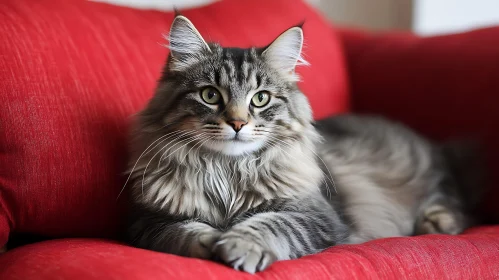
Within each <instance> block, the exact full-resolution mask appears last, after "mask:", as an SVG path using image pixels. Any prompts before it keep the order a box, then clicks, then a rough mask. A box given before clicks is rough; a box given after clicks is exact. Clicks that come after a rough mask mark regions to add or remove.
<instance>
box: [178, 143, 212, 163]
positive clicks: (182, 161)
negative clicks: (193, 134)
mask: <svg viewBox="0 0 499 280" xmlns="http://www.w3.org/2000/svg"><path fill="white" fill-rule="evenodd" d="M213 137H214V136H203V138H202V139H200V140H199V142H198V143H196V144H194V145H193V146H192V147H191V148H190V149H189V150H188V151H187V153H186V154H185V156H184V158H183V159H182V160H181V161H180V165H182V164H183V163H184V161H185V159H186V158H187V156H188V155H189V153H190V152H191V151H192V149H194V147H196V146H197V145H200V144H201V145H202V143H203V141H204V140H206V139H210V138H213Z"/></svg>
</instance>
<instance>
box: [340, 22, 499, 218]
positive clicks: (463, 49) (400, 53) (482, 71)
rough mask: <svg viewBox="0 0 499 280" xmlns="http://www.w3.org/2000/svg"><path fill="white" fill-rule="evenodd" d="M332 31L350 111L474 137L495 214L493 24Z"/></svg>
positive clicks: (497, 120) (498, 121) (497, 35)
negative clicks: (436, 31)
mask: <svg viewBox="0 0 499 280" xmlns="http://www.w3.org/2000/svg"><path fill="white" fill-rule="evenodd" d="M339 33H340V38H341V40H342V43H343V46H344V50H345V53H346V62H347V67H348V75H349V81H350V86H351V90H352V101H351V102H352V103H351V104H352V109H353V111H355V112H359V113H375V114H382V115H385V116H387V117H389V118H392V119H396V120H399V121H402V122H403V123H405V124H407V125H409V126H411V127H413V128H415V129H416V130H418V131H420V132H421V133H423V134H424V135H426V136H429V137H430V138H432V139H438V140H443V139H448V138H462V137H466V138H472V139H476V140H478V141H479V143H480V144H482V145H483V147H484V150H485V151H486V160H487V165H488V167H489V169H490V170H489V173H490V181H491V184H493V185H495V188H493V192H494V193H495V196H494V197H495V198H492V197H491V198H490V199H489V200H490V201H489V202H490V203H488V205H490V206H491V208H494V209H495V211H494V212H495V213H497V214H499V207H497V206H496V205H497V199H496V198H497V197H499V187H498V186H497V185H499V145H498V143H499V27H493V28H487V29H480V30H475V31H470V32H466V33H460V34H453V35H445V36H434V37H418V36H416V35H414V34H411V33H406V32H394V33H378V34H372V33H366V32H362V31H354V30H347V29H343V30H340V31H339ZM493 200H496V201H495V202H494V201H493Z"/></svg>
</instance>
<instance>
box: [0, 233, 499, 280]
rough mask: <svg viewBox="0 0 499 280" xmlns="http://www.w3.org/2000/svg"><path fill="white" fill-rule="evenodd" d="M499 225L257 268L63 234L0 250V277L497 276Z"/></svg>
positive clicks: (48, 279)
mask: <svg viewBox="0 0 499 280" xmlns="http://www.w3.org/2000/svg"><path fill="white" fill-rule="evenodd" d="M498 252H499V226H496V227H484V228H477V229H474V230H472V231H470V232H469V233H467V234H464V235H461V236H458V237H451V236H445V235H429V236H420V237H406V238H389V239H381V240H375V241H372V242H368V243H366V244H363V245H356V246H337V247H333V248H331V249H329V250H327V251H325V252H323V253H320V254H317V255H313V256H308V257H304V258H302V259H298V260H292V261H283V262H278V263H276V264H274V265H272V266H271V267H270V268H269V269H268V270H266V271H264V272H262V273H258V274H256V275H254V276H253V275H249V274H246V273H242V272H238V271H235V270H232V269H231V268H228V267H225V266H223V265H220V264H216V263H212V262H208V261H202V260H197V259H189V258H182V257H177V256H173V255H167V254H162V253H156V252H151V251H146V250H141V249H135V248H131V247H128V246H124V245H120V244H117V243H115V242H110V241H104V240H92V239H63V240H56V241H49V242H42V243H38V244H34V245H29V246H25V247H21V248H18V249H16V250H14V251H12V252H9V253H7V254H6V255H4V256H0V279H2V280H14V279H16V280H17V279H19V280H26V279H37V280H45V279H46V280H51V279H68V280H69V279H71V280H74V279H107V280H112V279H117V280H129V279H130V280H131V279H137V280H140V279H144V280H146V279H147V280H149V279H272V280H278V279H283V280H284V279H300V280H301V279H313V280H321V279H324V280H329V279H497V277H499V253H498Z"/></svg>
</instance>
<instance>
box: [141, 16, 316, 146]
mask: <svg viewBox="0 0 499 280" xmlns="http://www.w3.org/2000/svg"><path fill="white" fill-rule="evenodd" d="M228 36H230V34H228ZM168 40H169V48H170V56H169V58H168V62H167V64H166V66H165V69H164V73H163V77H162V78H161V80H160V82H159V86H158V88H157V91H156V94H155V96H154V98H153V99H152V101H151V102H150V104H149V106H148V108H147V109H146V110H145V111H144V112H143V117H144V120H145V122H144V123H145V124H146V126H150V128H151V129H161V128H163V129H164V131H165V132H171V131H176V130H177V131H181V132H184V136H186V137H187V136H188V137H191V139H192V142H193V143H196V142H197V143H200V145H202V148H204V149H209V150H211V151H214V152H219V153H222V154H225V155H231V156H238V155H244V154H250V153H254V152H257V151H259V150H262V149H265V148H266V147H268V146H269V145H270V146H271V145H280V144H281V143H280V141H282V140H285V139H289V138H290V137H291V138H292V137H300V136H301V135H302V134H303V133H304V130H305V129H310V123H311V121H312V113H311V109H310V105H309V103H308V100H307V98H306V97H305V96H304V95H303V93H301V92H300V90H299V89H298V87H297V86H296V82H297V81H298V79H299V77H298V76H297V74H296V73H295V67H296V66H297V65H299V64H304V63H306V62H305V61H304V60H303V59H302V57H301V50H302V46H303V32H302V29H301V27H292V28H290V29H288V30H287V31H285V32H284V33H282V34H281V35H280V36H278V37H277V38H276V39H275V40H274V41H273V42H272V43H271V44H270V45H268V46H267V47H263V48H249V49H240V48H224V47H221V46H220V45H218V44H214V43H207V42H206V41H205V40H204V39H203V37H202V36H201V34H200V33H199V32H198V31H197V30H196V28H195V27H194V25H193V24H192V23H191V22H190V21H189V20H188V19H187V18H185V17H183V16H177V17H176V18H175V20H174V21H173V24H172V27H171V30H170V33H169V36H168ZM203 141H204V142H203ZM201 142H202V143H201Z"/></svg>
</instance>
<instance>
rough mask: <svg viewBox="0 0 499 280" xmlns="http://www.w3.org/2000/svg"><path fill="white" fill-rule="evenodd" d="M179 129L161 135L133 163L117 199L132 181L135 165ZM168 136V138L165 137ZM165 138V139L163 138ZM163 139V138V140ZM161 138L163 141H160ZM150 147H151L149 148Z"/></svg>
mask: <svg viewBox="0 0 499 280" xmlns="http://www.w3.org/2000/svg"><path fill="white" fill-rule="evenodd" d="M177 133H178V131H172V132H170V133H167V134H165V135H163V136H161V137H159V138H158V139H156V140H155V141H154V142H152V143H151V144H150V145H149V146H148V147H147V148H146V149H145V150H144V151H143V152H142V153H141V154H140V156H139V158H138V159H137V161H136V162H135V164H134V165H133V167H132V170H131V171H130V172H129V174H128V177H127V179H126V181H125V184H124V185H123V188H121V191H120V192H119V194H118V197H116V200H118V199H119V198H120V196H121V194H122V193H123V191H124V190H125V187H126V185H127V184H128V182H129V181H130V178H131V177H132V174H133V172H134V171H135V167H137V164H138V163H139V161H140V159H141V158H142V157H143V156H145V155H147V154H148V153H149V152H150V151H152V150H154V149H155V148H156V147H157V146H158V145H161V143H163V142H165V141H166V140H168V138H170V137H172V136H173V135H175V134H177ZM165 137H166V138H165ZM163 138H164V139H163ZM161 139H163V140H161ZM160 140H161V141H160ZM158 141H160V142H159V143H157V144H156V145H155V146H154V147H152V148H151V146H152V145H154V144H155V143H156V142H158ZM149 148H150V149H149Z"/></svg>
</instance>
